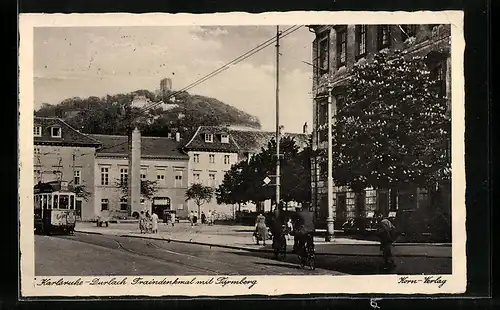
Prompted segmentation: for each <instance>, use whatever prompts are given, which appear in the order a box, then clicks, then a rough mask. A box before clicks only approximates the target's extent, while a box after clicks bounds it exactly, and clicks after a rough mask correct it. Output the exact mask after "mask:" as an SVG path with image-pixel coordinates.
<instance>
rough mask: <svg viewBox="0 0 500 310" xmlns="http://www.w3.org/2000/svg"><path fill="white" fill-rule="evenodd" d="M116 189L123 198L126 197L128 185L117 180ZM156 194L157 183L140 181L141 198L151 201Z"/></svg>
mask: <svg viewBox="0 0 500 310" xmlns="http://www.w3.org/2000/svg"><path fill="white" fill-rule="evenodd" d="M116 184H117V187H118V188H120V189H121V191H122V194H123V196H128V184H127V182H121V181H120V180H117V182H116ZM156 192H158V183H157V182H156V181H150V180H141V196H142V197H144V199H147V200H151V199H153V197H154V196H155V194H156Z"/></svg>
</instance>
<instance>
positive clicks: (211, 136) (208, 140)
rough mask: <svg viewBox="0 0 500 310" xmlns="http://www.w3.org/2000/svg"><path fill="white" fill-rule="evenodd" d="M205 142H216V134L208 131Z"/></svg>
mask: <svg viewBox="0 0 500 310" xmlns="http://www.w3.org/2000/svg"><path fill="white" fill-rule="evenodd" d="M205 142H209V143H211V142H214V135H212V134H211V133H206V134H205Z"/></svg>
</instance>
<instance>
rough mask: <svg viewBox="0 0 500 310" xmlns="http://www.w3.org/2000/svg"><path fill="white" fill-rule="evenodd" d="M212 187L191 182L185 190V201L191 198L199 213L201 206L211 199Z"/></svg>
mask: <svg viewBox="0 0 500 310" xmlns="http://www.w3.org/2000/svg"><path fill="white" fill-rule="evenodd" d="M213 195H214V189H213V188H212V187H210V186H205V185H203V184H200V183H193V185H191V186H190V187H189V188H188V189H187V191H186V201H189V200H193V201H194V203H195V204H196V206H198V214H201V206H202V205H203V204H205V203H209V202H210V201H212V197H213Z"/></svg>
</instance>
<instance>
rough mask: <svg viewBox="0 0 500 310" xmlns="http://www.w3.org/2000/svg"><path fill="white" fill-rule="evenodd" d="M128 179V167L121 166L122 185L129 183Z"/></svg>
mask: <svg viewBox="0 0 500 310" xmlns="http://www.w3.org/2000/svg"><path fill="white" fill-rule="evenodd" d="M127 181H128V168H120V184H121V186H125V185H127Z"/></svg>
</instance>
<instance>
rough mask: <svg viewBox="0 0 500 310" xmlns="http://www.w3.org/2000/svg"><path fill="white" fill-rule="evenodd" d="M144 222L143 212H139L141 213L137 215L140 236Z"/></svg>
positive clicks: (143, 228)
mask: <svg viewBox="0 0 500 310" xmlns="http://www.w3.org/2000/svg"><path fill="white" fill-rule="evenodd" d="M144 220H145V218H144V211H141V213H140V214H139V230H140V231H141V234H143V233H144V230H145V227H144Z"/></svg>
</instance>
